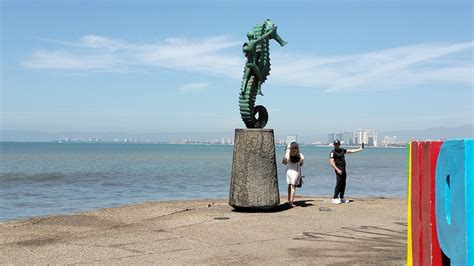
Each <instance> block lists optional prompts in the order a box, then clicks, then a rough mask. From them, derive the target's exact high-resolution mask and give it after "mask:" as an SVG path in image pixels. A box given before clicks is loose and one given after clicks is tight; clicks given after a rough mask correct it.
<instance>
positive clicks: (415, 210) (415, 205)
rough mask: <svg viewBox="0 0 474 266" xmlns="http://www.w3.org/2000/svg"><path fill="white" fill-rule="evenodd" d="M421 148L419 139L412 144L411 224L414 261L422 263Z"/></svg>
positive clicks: (414, 262)
mask: <svg viewBox="0 0 474 266" xmlns="http://www.w3.org/2000/svg"><path fill="white" fill-rule="evenodd" d="M420 149H421V145H420V143H419V142H418V141H413V142H412V146H411V160H412V161H411V182H412V183H411V218H412V220H411V225H412V241H413V242H412V254H413V258H412V262H413V265H421V262H422V255H423V254H422V252H423V249H422V237H421V236H422V231H421V206H420V201H421V199H420V198H421V183H420V156H421V154H420Z"/></svg>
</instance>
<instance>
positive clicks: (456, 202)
mask: <svg viewBox="0 0 474 266" xmlns="http://www.w3.org/2000/svg"><path fill="white" fill-rule="evenodd" d="M464 144H465V141H464V140H448V141H445V142H444V143H443V145H442V146H441V150H440V153H439V156H438V162H437V165H436V187H435V190H436V225H437V232H438V240H439V245H440V247H441V249H442V250H443V252H444V253H445V254H446V255H447V256H448V257H449V258H450V260H451V265H467V246H466V244H467V241H466V240H467V237H468V235H467V230H466V229H467V228H466V222H467V212H466V207H467V206H466V202H467V201H469V200H471V199H473V198H472V197H473V196H474V194H472V195H468V192H470V190H467V186H466V176H465V174H466V171H465V166H466V161H465V148H464Z"/></svg>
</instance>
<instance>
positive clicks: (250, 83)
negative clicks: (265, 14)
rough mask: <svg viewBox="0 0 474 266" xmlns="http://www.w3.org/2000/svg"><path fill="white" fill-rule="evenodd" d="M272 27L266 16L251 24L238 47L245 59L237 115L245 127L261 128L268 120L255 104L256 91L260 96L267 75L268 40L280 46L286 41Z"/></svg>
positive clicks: (265, 111) (274, 27)
mask: <svg viewBox="0 0 474 266" xmlns="http://www.w3.org/2000/svg"><path fill="white" fill-rule="evenodd" d="M276 30H277V26H276V25H275V24H273V22H272V21H271V20H269V19H267V20H266V21H265V22H263V23H261V24H257V25H255V27H253V30H252V31H249V32H248V33H247V38H248V42H246V43H244V45H243V46H242V50H243V52H244V55H245V57H246V58H247V62H246V63H245V67H244V77H243V80H242V87H241V88H240V96H239V107H240V115H241V116H242V120H243V121H244V123H245V125H246V126H247V128H264V127H265V125H266V124H267V121H268V112H267V109H266V108H265V107H264V106H263V105H257V106H255V99H256V98H257V94H259V95H262V96H263V94H262V83H264V82H265V80H266V79H267V76H268V75H270V46H269V41H270V40H271V39H273V40H275V41H277V42H278V43H279V44H280V45H281V46H284V45H285V44H286V43H287V42H285V41H284V40H283V39H282V38H281V37H280V36H279V35H278V34H277V31H276ZM257 115H258V118H257V117H256V116H257Z"/></svg>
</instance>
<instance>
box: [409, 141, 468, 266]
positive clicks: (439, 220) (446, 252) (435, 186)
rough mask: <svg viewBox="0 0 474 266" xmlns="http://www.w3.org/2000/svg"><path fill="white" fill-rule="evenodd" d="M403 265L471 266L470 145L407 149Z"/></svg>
mask: <svg viewBox="0 0 474 266" xmlns="http://www.w3.org/2000/svg"><path fill="white" fill-rule="evenodd" d="M407 221H408V230H407V231H408V235H407V265H474V139H464V140H448V141H444V142H443V141H421V142H420V141H413V142H411V143H410V145H409V148H408V208H407Z"/></svg>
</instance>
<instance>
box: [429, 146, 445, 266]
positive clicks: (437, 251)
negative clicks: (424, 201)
mask: <svg viewBox="0 0 474 266" xmlns="http://www.w3.org/2000/svg"><path fill="white" fill-rule="evenodd" d="M442 144H443V141H433V142H432V143H431V149H430V157H431V167H430V173H431V182H430V183H431V184H430V194H431V196H430V210H431V212H430V229H431V232H430V234H431V263H430V264H431V265H435V266H438V265H439V266H442V265H443V258H442V255H441V247H440V246H439V242H438V233H437V232H436V206H435V204H436V191H435V183H436V179H435V176H436V162H437V160H438V154H439V151H440V149H441V145H442Z"/></svg>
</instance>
